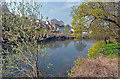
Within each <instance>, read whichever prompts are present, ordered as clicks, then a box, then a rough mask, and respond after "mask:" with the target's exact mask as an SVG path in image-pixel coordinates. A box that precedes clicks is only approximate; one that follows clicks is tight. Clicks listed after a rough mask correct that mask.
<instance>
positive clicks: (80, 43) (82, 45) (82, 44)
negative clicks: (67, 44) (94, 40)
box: [74, 41, 86, 52]
mask: <svg viewBox="0 0 120 79" xmlns="http://www.w3.org/2000/svg"><path fill="white" fill-rule="evenodd" d="M74 47H75V48H76V50H77V51H78V52H80V51H83V50H84V48H85V47H86V43H85V42H83V41H76V42H74Z"/></svg>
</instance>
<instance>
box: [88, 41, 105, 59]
mask: <svg viewBox="0 0 120 79" xmlns="http://www.w3.org/2000/svg"><path fill="white" fill-rule="evenodd" d="M104 46H105V42H104V41H99V42H97V43H95V44H94V45H93V46H92V47H91V48H90V49H89V50H88V57H89V58H90V59H91V58H96V57H98V56H99V53H100V52H101V51H102V49H103V47H104Z"/></svg>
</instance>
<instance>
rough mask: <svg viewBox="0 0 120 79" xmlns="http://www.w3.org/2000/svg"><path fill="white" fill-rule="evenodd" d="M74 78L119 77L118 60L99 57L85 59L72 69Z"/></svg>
mask: <svg viewBox="0 0 120 79" xmlns="http://www.w3.org/2000/svg"><path fill="white" fill-rule="evenodd" d="M72 71H73V74H72V76H73V77H118V59H109V58H106V57H102V56H100V57H98V58H96V59H88V58H86V59H83V61H82V62H81V64H80V65H77V66H74V67H73V68H72Z"/></svg>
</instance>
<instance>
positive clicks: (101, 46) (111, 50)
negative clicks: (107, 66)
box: [88, 41, 119, 59]
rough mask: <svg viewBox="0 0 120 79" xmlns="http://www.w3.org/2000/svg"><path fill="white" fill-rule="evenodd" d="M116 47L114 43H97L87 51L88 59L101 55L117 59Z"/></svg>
mask: <svg viewBox="0 0 120 79" xmlns="http://www.w3.org/2000/svg"><path fill="white" fill-rule="evenodd" d="M118 46H119V45H118V44H115V43H108V44H105V42H104V41H99V42H97V43H96V44H94V45H93V46H92V47H91V48H90V49H89V50H88V57H89V58H90V59H91V58H96V57H98V56H99V55H102V56H105V57H109V58H117V54H118V52H119V49H118Z"/></svg>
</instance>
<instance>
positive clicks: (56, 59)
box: [39, 40, 95, 77]
mask: <svg viewBox="0 0 120 79" xmlns="http://www.w3.org/2000/svg"><path fill="white" fill-rule="evenodd" d="M94 43H95V41H91V40H87V41H86V40H81V41H74V40H64V41H56V40H53V41H47V42H43V43H42V45H44V48H46V49H47V52H48V55H49V56H47V57H45V58H44V59H43V58H42V59H39V64H40V68H41V69H42V72H44V76H53V77H64V76H67V71H68V70H70V69H71V68H72V67H73V66H74V61H75V60H76V59H77V58H78V56H81V57H85V58H86V57H88V56H87V54H88V49H89V48H90V47H91V46H92V45H93V44H94ZM41 60H42V61H43V62H44V63H43V62H41Z"/></svg>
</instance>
